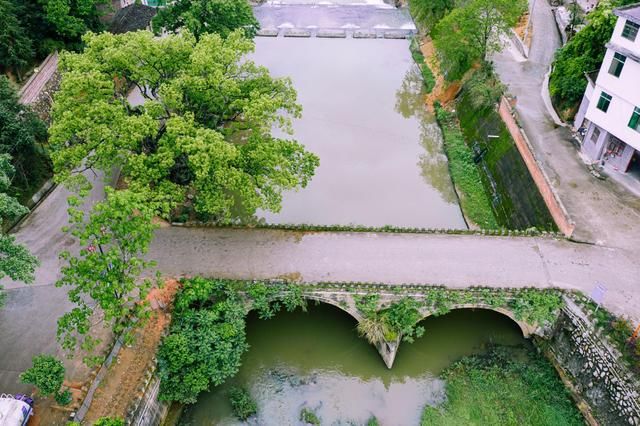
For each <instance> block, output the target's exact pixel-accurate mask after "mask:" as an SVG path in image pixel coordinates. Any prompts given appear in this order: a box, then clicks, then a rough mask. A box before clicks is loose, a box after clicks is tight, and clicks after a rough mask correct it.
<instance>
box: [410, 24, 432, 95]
mask: <svg viewBox="0 0 640 426" xmlns="http://www.w3.org/2000/svg"><path fill="white" fill-rule="evenodd" d="M409 49H410V50H411V57H412V58H413V60H414V61H415V63H416V65H418V68H420V74H422V82H423V83H424V89H425V91H426V92H427V93H431V91H432V90H433V88H434V87H435V86H436V78H435V76H434V75H433V71H431V68H430V67H429V65H427V62H426V59H425V57H424V55H423V54H422V51H421V50H420V42H419V41H418V38H417V37H414V38H413V39H411V44H410V45H409Z"/></svg>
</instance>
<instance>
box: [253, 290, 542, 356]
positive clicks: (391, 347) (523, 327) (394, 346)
mask: <svg viewBox="0 0 640 426" xmlns="http://www.w3.org/2000/svg"><path fill="white" fill-rule="evenodd" d="M332 287H333V288H332ZM377 287H379V285H376V284H358V285H355V286H354V285H348V284H318V285H317V286H304V287H303V292H302V297H303V298H304V299H305V300H306V301H313V302H319V303H325V304H328V305H332V306H334V307H336V308H338V309H340V310H341V311H343V312H346V313H347V314H349V315H350V316H351V317H353V318H354V319H355V320H356V321H357V322H358V323H360V322H361V321H362V320H363V319H364V315H363V314H362V312H361V311H360V310H359V309H358V307H357V306H356V300H357V298H358V297H359V296H367V295H376V296H379V300H378V309H379V310H382V309H385V308H387V307H389V306H391V305H392V304H393V303H394V302H398V301H400V300H402V299H404V298H407V297H411V298H415V299H416V300H419V301H420V300H422V299H424V298H425V294H426V292H428V291H430V290H433V289H434V287H429V286H405V288H403V289H398V290H400V291H393V292H389V291H388V290H386V291H385V290H384V289H383V290H382V291H380V290H379V289H378V288H377ZM437 290H442V291H444V290H443V289H438V288H436V291H437ZM285 291H286V290H285ZM474 291H476V290H474V289H470V290H465V293H467V292H468V293H469V294H472V293H473V292H474ZM477 291H478V292H481V291H482V292H486V291H489V290H488V289H478V290H477ZM499 291H502V290H499ZM504 291H505V293H506V294H508V292H509V290H504ZM492 292H493V293H496V292H497V291H495V290H492ZM276 297H277V295H276ZM510 299H511V297H509V296H507V297H506V299H505V300H507V301H508V300H510ZM248 309H249V310H251V309H252V306H251V302H250V301H248ZM456 309H485V310H491V311H494V312H498V313H500V314H502V315H504V316H506V317H508V318H510V319H511V320H512V321H513V322H514V323H515V324H516V325H517V326H518V327H519V328H520V331H521V332H522V335H523V336H524V337H525V338H530V337H532V336H534V335H536V336H541V337H544V336H546V334H547V333H548V331H549V328H548V327H543V326H541V325H539V324H534V323H530V322H527V321H525V320H523V319H519V318H517V316H516V314H515V313H514V312H513V311H512V310H511V309H509V308H508V307H506V306H496V305H490V304H488V303H486V302H482V301H479V300H478V301H471V300H466V301H463V302H451V303H450V304H448V305H447V310H448V311H452V310H456ZM419 311H420V321H422V320H424V319H426V318H428V317H430V316H433V315H437V312H436V309H435V308H433V307H429V306H428V305H427V304H421V307H420V308H419ZM420 321H419V322H420ZM402 337H403V336H402V335H398V337H397V338H396V339H395V340H393V341H390V340H387V339H385V340H384V341H383V342H381V343H378V344H376V345H375V346H376V349H377V350H378V353H380V356H381V357H382V360H383V361H384V363H385V364H386V366H387V368H392V367H393V363H394V361H395V358H396V355H397V353H398V350H399V349H400V343H401V341H402Z"/></svg>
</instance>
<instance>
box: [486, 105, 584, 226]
mask: <svg viewBox="0 0 640 426" xmlns="http://www.w3.org/2000/svg"><path fill="white" fill-rule="evenodd" d="M498 112H499V114H500V117H501V118H502V120H503V121H504V124H505V125H506V126H507V129H508V130H509V133H511V137H512V138H513V140H514V142H515V144H516V146H517V148H518V151H519V152H520V155H521V156H522V159H523V160H524V162H525V164H526V166H527V169H529V173H530V174H531V177H532V178H533V181H534V182H535V184H536V186H537V187H538V190H539V191H540V194H541V195H542V198H543V199H544V202H545V204H546V205H547V208H548V209H549V213H551V216H552V217H553V220H554V221H555V223H556V225H557V226H558V229H560V231H561V232H562V233H563V234H564V235H566V236H567V237H570V236H571V235H572V234H573V230H574V228H575V224H574V223H573V222H572V221H571V219H570V217H569V214H568V213H567V210H566V209H565V208H564V206H563V205H562V203H561V201H560V199H559V198H558V196H557V194H556V193H555V191H554V189H553V188H552V187H551V184H550V182H549V179H548V178H547V175H546V174H545V172H544V170H543V169H542V166H541V165H540V164H539V163H538V160H537V159H536V157H535V155H534V154H533V150H532V148H531V145H530V144H529V141H528V140H527V137H526V135H525V134H524V132H523V131H522V129H521V128H520V126H519V125H518V123H517V122H516V120H515V118H514V117H513V114H512V110H511V106H510V105H509V102H508V101H507V99H506V98H505V97H502V99H501V100H500V106H499V108H498Z"/></svg>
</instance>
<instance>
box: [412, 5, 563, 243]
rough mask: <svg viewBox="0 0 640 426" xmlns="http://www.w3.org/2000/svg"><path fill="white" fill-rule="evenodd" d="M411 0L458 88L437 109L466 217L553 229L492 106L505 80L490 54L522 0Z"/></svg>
mask: <svg viewBox="0 0 640 426" xmlns="http://www.w3.org/2000/svg"><path fill="white" fill-rule="evenodd" d="M410 4H411V11H412V12H413V14H414V18H415V19H416V21H417V22H418V23H420V25H421V27H422V28H426V29H427V31H428V32H429V34H430V36H431V37H432V39H433V43H434V45H435V47H436V55H437V63H438V64H439V66H438V67H437V68H438V70H439V72H441V73H442V75H443V76H444V79H445V80H447V81H449V84H450V87H451V88H456V87H457V88H458V89H457V93H458V94H457V96H456V98H457V99H456V100H455V101H454V102H452V104H448V105H444V106H443V105H441V104H440V103H438V102H437V101H436V102H435V103H434V109H435V111H436V118H437V119H438V124H439V125H440V127H441V129H442V132H443V136H444V149H445V152H446V154H447V157H448V160H449V170H450V175H451V179H452V181H453V183H454V186H455V189H456V192H457V194H458V197H459V199H460V205H461V208H462V211H463V213H464V215H465V218H466V219H467V221H468V222H469V223H470V225H471V226H472V227H473V226H476V227H479V228H481V229H499V228H507V229H530V228H540V229H544V230H549V231H555V229H556V227H555V223H554V222H553V219H552V218H551V215H550V214H549V212H548V209H547V207H546V205H545V203H544V200H543V199H542V197H541V195H540V194H539V193H538V192H537V191H531V190H530V188H532V187H535V184H534V182H533V180H532V178H531V176H530V174H529V171H528V169H527V168H526V165H525V164H524V162H523V160H522V158H521V157H520V154H519V151H518V150H517V148H516V146H515V144H514V142H513V140H512V138H511V135H510V134H509V132H508V130H507V129H506V126H505V125H504V123H502V121H501V119H500V117H499V115H498V114H497V112H496V105H497V104H498V102H499V100H500V98H501V96H502V95H503V92H504V86H503V85H502V84H501V83H500V82H499V80H498V78H497V77H496V75H495V73H494V72H493V69H492V65H491V63H490V62H489V60H488V59H489V56H490V54H491V53H492V52H495V51H498V50H499V49H501V48H502V45H503V41H502V40H503V38H504V37H505V36H506V35H507V34H508V33H509V32H510V31H511V28H513V26H515V25H516V23H517V22H518V20H519V19H520V17H521V16H522V15H523V14H524V13H525V12H526V9H527V5H526V2H525V1H517V2H515V3H514V2H509V1H502V0H501V1H493V0H473V1H470V2H466V3H463V4H459V5H458V4H449V2H447V1H442V2H434V3H429V4H426V3H425V2H424V1H423V0H412V1H411V3H410ZM438 90H444V88H443V89H438ZM452 97H453V96H451V97H450V98H452ZM434 99H438V96H435V97H434ZM447 102H450V101H449V99H447ZM454 106H455V107H454ZM490 138H493V140H489V139H490Z"/></svg>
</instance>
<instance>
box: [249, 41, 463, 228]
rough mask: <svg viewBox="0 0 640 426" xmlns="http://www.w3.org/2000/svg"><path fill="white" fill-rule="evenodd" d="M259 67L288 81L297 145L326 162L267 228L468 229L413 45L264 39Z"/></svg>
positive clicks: (287, 198) (269, 217)
mask: <svg viewBox="0 0 640 426" xmlns="http://www.w3.org/2000/svg"><path fill="white" fill-rule="evenodd" d="M255 42H256V52H255V53H254V54H253V57H252V59H253V60H254V61H255V62H257V63H258V64H261V65H264V66H266V67H267V68H269V70H270V71H271V73H272V74H273V75H275V76H278V77H290V78H291V79H292V81H293V85H294V87H295V89H296V90H297V92H298V102H299V103H300V104H301V105H302V108H303V111H302V118H301V119H298V120H295V121H294V132H295V134H294V137H295V138H296V139H297V140H298V141H299V142H301V143H302V144H304V145H305V146H306V148H307V149H308V150H310V151H312V152H314V153H316V154H317V155H318V156H319V157H320V167H319V168H318V169H317V171H316V175H315V176H314V178H313V179H312V180H311V183H310V184H309V185H308V186H307V187H306V188H304V189H301V190H299V191H297V192H288V193H285V194H284V199H283V202H282V210H281V211H280V212H279V213H270V212H259V214H258V217H260V218H262V219H263V220H264V221H266V222H267V223H293V224H316V225H334V224H339V225H348V224H356V225H367V226H384V225H394V226H402V227H431V228H466V225H465V222H464V220H463V218H462V214H461V212H460V208H459V205H458V203H457V198H456V195H455V193H454V191H453V187H452V184H451V179H450V177H449V173H448V167H447V158H446V156H445V155H444V153H443V151H442V136H441V133H440V130H439V128H438V126H437V124H436V122H435V119H434V117H433V115H432V114H430V113H428V112H427V111H426V110H425V108H424V101H423V98H424V92H423V85H422V82H421V77H420V75H419V73H418V72H417V67H416V65H415V64H414V62H413V60H412V58H411V55H410V52H409V41H408V40H383V39H374V40H360V39H353V38H346V39H323V38H316V37H311V38H286V37H274V38H268V37H258V38H256V40H255Z"/></svg>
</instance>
